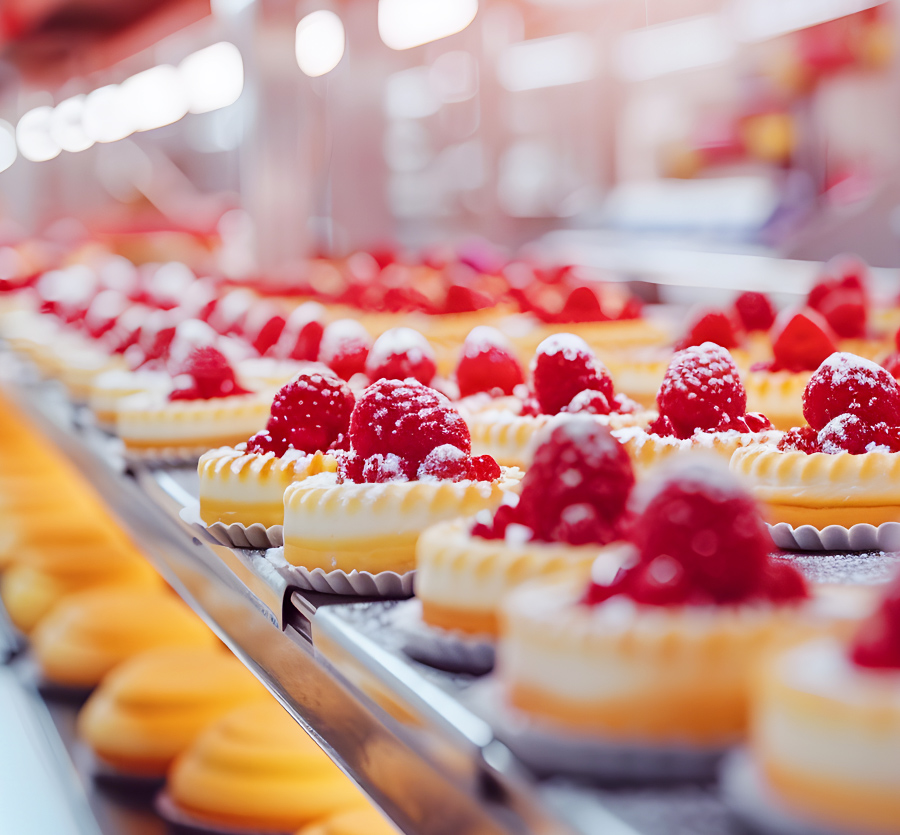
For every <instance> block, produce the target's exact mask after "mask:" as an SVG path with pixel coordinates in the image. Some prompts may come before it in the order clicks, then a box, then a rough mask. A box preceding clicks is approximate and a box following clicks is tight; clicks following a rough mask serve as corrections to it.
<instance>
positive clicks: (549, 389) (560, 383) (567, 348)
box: [531, 333, 614, 415]
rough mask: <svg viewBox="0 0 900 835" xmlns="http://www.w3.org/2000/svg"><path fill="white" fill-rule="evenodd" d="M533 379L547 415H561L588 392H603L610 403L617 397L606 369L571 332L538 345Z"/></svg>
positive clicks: (535, 391)
mask: <svg viewBox="0 0 900 835" xmlns="http://www.w3.org/2000/svg"><path fill="white" fill-rule="evenodd" d="M531 377H532V384H533V386H534V395H535V397H536V398H537V401H538V403H539V404H540V407H541V411H542V412H543V413H544V414H547V415H556V414H559V412H561V411H562V410H563V408H564V407H566V406H568V405H569V403H571V402H572V398H573V397H575V395H576V394H578V393H579V392H582V391H584V390H585V389H591V390H593V391H599V392H601V393H602V394H603V395H604V396H605V397H606V399H607V401H611V400H612V399H613V396H614V392H613V381H612V377H610V376H609V371H608V370H607V368H606V366H605V365H603V363H602V362H600V360H598V359H597V358H596V357H595V356H594V352H593V351H592V350H591V349H590V348H589V347H588V344H587V343H586V342H585V341H584V340H583V339H582V338H581V337H580V336H575V335H574V334H571V333H556V334H553V336H548V337H547V338H546V339H545V340H544V341H543V342H542V343H541V344H540V345H538V348H537V352H536V353H535V355H534V359H533V360H532V363H531Z"/></svg>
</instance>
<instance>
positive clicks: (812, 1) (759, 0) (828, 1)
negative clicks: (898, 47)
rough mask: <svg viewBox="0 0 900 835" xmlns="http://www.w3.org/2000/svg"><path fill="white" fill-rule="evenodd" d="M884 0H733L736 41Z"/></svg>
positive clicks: (826, 18)
mask: <svg viewBox="0 0 900 835" xmlns="http://www.w3.org/2000/svg"><path fill="white" fill-rule="evenodd" d="M883 2H884V0H735V2H734V5H733V7H732V15H733V18H734V30H735V34H736V36H737V37H738V39H739V40H742V41H764V40H767V39H769V38H775V37H778V36H779V35H786V34H787V33H788V32H795V31H796V30H798V29H806V28H807V27H809V26H816V25H817V24H819V23H827V22H828V21H829V20H836V19H837V18H839V17H847V15H851V14H856V13H857V12H862V11H865V10H866V9H871V8H872V7H873V6H880V5H881V4H882V3H883Z"/></svg>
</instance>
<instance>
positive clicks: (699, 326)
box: [675, 310, 740, 351]
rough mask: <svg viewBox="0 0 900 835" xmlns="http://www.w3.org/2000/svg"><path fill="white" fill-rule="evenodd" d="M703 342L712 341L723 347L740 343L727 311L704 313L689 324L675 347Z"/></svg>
mask: <svg viewBox="0 0 900 835" xmlns="http://www.w3.org/2000/svg"><path fill="white" fill-rule="evenodd" d="M704 342H714V343H715V344H716V345H721V346H722V347H723V348H737V347H738V345H740V340H739V339H738V335H737V333H736V331H735V329H734V323H733V322H732V321H731V318H730V317H729V316H728V314H727V313H724V312H723V311H721V310H711V311H709V312H707V313H704V314H703V315H702V316H700V318H699V319H697V320H696V321H695V322H694V324H693V325H691V327H690V329H689V330H688V332H687V333H686V334H685V336H684V338H683V339H682V340H681V341H680V342H679V343H678V344H677V345H676V346H675V349H676V350H677V351H681V350H684V349H685V348H690V347H691V346H694V345H702V344H703V343H704Z"/></svg>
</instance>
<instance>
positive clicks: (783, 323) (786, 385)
mask: <svg viewBox="0 0 900 835" xmlns="http://www.w3.org/2000/svg"><path fill="white" fill-rule="evenodd" d="M836 350H837V337H836V336H835V335H834V332H833V331H832V330H831V327H830V326H829V325H828V322H826V321H825V319H823V318H822V317H821V316H820V315H819V314H818V313H816V311H814V310H811V309H809V308H807V309H806V310H801V311H792V310H786V311H784V312H783V313H782V314H781V316H779V317H778V319H777V320H776V322H775V325H774V327H773V329H772V354H773V357H774V359H773V360H772V361H771V362H765V363H758V364H757V365H754V366H753V367H752V368H751V369H750V371H749V372H748V373H747V374H745V375H744V378H743V379H744V386H745V387H746V389H747V408H749V409H751V410H752V411H755V412H762V413H763V414H764V415H766V417H768V418H769V420H771V421H772V425H773V426H775V427H776V428H778V429H785V430H786V429H790V428H791V427H793V426H799V425H800V424H801V423H802V422H803V390H804V389H805V388H806V384H807V383H808V382H809V378H810V377H811V376H812V372H813V371H815V370H816V369H817V368H818V367H819V366H820V365H821V364H822V362H823V361H824V360H826V359H827V358H828V357H830V356H831V355H832V354H833V353H834V352H835V351H836Z"/></svg>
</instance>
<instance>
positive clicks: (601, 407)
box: [562, 389, 614, 415]
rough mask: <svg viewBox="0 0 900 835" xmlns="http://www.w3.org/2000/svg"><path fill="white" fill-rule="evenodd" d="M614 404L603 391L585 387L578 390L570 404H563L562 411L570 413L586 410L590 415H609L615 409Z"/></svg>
mask: <svg viewBox="0 0 900 835" xmlns="http://www.w3.org/2000/svg"><path fill="white" fill-rule="evenodd" d="M613 406H614V404H613V403H610V402H609V400H607V399H606V395H605V394H604V393H603V392H602V391H594V390H593V389H585V390H584V391H580V392H578V394H576V395H575V396H574V397H573V398H572V400H571V401H570V402H569V405H568V406H563V408H562V411H563V412H566V413H569V414H578V413H579V412H584V413H585V414H589V415H608V414H609V413H610V412H611V411H613Z"/></svg>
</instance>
